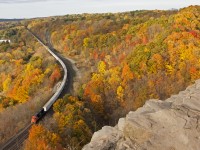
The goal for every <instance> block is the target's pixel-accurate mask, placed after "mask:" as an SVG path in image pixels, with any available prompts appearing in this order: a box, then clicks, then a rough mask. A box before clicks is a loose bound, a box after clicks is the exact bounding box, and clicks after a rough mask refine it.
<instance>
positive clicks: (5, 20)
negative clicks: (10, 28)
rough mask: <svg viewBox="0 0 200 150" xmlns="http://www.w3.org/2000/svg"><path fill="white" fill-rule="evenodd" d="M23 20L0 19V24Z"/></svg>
mask: <svg viewBox="0 0 200 150" xmlns="http://www.w3.org/2000/svg"><path fill="white" fill-rule="evenodd" d="M22 20H24V19H0V22H12V21H22Z"/></svg>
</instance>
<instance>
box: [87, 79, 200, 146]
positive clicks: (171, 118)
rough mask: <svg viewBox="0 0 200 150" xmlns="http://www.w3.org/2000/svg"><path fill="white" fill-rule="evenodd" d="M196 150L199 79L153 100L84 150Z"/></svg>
mask: <svg viewBox="0 0 200 150" xmlns="http://www.w3.org/2000/svg"><path fill="white" fill-rule="evenodd" d="M145 149H148V150H199V149H200V80H197V81H196V82H195V84H193V85H192V86H189V87H188V88H187V89H186V90H185V91H182V92H180V93H179V94H178V95H173V96H171V97H170V98H168V99H167V100H165V101H160V100H156V99H152V100H149V101H147V102H146V104H145V105H144V106H143V107H141V108H139V109H138V110H137V111H135V112H129V114H128V115H127V116H126V117H125V118H121V119H119V122H118V124H117V125H116V126H115V127H110V126H105V127H103V128H102V129H101V130H100V131H97V132H95V133H94V135H93V137H92V139H91V142H90V143H89V144H87V145H86V146H84V148H83V150H145Z"/></svg>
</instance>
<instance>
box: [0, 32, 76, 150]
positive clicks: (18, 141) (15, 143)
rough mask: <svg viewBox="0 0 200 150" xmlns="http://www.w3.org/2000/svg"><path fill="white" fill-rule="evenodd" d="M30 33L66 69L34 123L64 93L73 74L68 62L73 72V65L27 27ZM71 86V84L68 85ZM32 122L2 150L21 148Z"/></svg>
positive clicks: (0, 149) (34, 118)
mask: <svg viewBox="0 0 200 150" xmlns="http://www.w3.org/2000/svg"><path fill="white" fill-rule="evenodd" d="M27 30H28V31H29V32H30V34H31V35H32V36H34V37H35V38H36V39H37V40H38V42H39V43H40V44H42V45H43V46H44V47H45V49H46V50H47V51H48V52H49V53H50V54H51V55H52V56H53V57H54V58H55V59H56V60H57V61H58V62H59V63H60V65H61V66H62V68H63V71H64V76H63V80H62V82H61V84H60V86H59V88H58V89H57V91H56V93H54V95H53V96H52V97H51V98H50V100H49V101H48V102H47V103H46V104H45V105H44V106H43V108H42V109H41V110H40V111H39V112H38V113H37V114H35V115H34V116H33V117H32V120H31V122H32V123H36V122H37V121H38V120H39V119H40V118H42V117H43V116H44V115H45V114H46V112H47V111H48V110H49V109H50V108H51V106H52V105H53V103H54V102H55V101H56V100H57V99H58V97H59V96H60V95H61V94H62V91H65V90H66V89H65V88H66V87H65V85H66V83H67V79H68V75H69V76H70V84H71V83H72V81H71V80H72V78H73V77H72V76H73V75H72V74H69V73H68V71H67V67H66V64H67V65H68V67H69V70H70V71H72V72H73V69H72V66H71V64H70V62H69V61H68V60H65V62H64V58H62V57H61V56H60V55H59V54H57V53H56V52H54V51H53V50H52V49H50V48H49V47H47V46H46V45H45V44H44V43H43V42H42V41H41V40H40V39H39V37H37V36H36V35H34V34H33V33H32V32H31V31H30V30H29V29H27ZM68 88H69V85H68ZM32 123H30V124H27V125H26V126H25V127H24V128H23V129H22V130H21V131H19V132H18V133H17V134H16V135H15V136H13V137H12V138H11V139H10V140H9V141H7V142H6V143H5V144H4V145H3V146H2V147H1V148H0V150H19V149H20V148H21V147H22V145H23V142H24V141H25V140H26V139H27V138H28V134H29V129H30V128H31V126H32Z"/></svg>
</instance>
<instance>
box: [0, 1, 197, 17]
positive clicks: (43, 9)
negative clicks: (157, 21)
mask: <svg viewBox="0 0 200 150" xmlns="http://www.w3.org/2000/svg"><path fill="white" fill-rule="evenodd" d="M189 5H200V0H0V18H32V17H44V16H55V15H65V14H77V13H97V12H99V13H101V12H121V11H129V10H140V9H171V8H182V7H186V6H189Z"/></svg>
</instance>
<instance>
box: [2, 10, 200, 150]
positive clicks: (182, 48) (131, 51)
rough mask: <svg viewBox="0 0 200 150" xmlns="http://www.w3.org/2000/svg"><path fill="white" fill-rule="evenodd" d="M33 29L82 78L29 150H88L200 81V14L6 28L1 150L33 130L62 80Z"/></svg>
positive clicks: (45, 21) (33, 22)
mask: <svg viewBox="0 0 200 150" xmlns="http://www.w3.org/2000/svg"><path fill="white" fill-rule="evenodd" d="M26 28H28V29H30V30H31V31H32V32H33V33H35V34H36V35H37V36H38V37H40V38H41V39H42V41H44V43H46V44H47V45H48V46H51V47H53V48H54V49H55V50H56V51H57V52H58V53H60V54H61V55H62V56H63V57H66V58H68V59H70V60H73V62H75V66H76V67H77V70H76V76H75V77H74V78H73V88H72V89H71V90H70V91H71V92H70V93H66V94H65V96H64V97H63V98H60V99H58V100H57V101H56V103H55V104H54V105H53V114H52V116H47V117H45V118H44V119H43V120H42V121H41V122H40V123H39V124H36V125H33V126H32V128H31V130H30V131H29V133H30V134H29V137H28V140H27V141H26V142H25V144H24V149H25V150H45V149H48V150H58V149H60V150H62V149H68V150H71V149H81V148H82V147H83V146H84V145H85V144H87V143H88V142H89V141H90V140H91V136H92V134H93V133H94V132H95V131H97V130H99V129H101V128H102V126H104V125H112V126H114V125H115V124H116V123H117V121H118V119H119V118H120V117H123V116H125V115H126V114H127V113H128V112H129V111H131V110H136V109H137V108H139V107H141V106H143V105H144V103H145V101H147V100H149V99H160V100H165V99H167V98H168V97H170V96H171V95H172V94H176V93H178V92H179V91H181V90H184V89H185V88H186V87H187V86H188V85H190V84H192V83H193V82H194V81H195V80H196V79H199V78H200V6H189V7H186V8H182V9H180V10H165V11H164V10H151V11H150V10H148V11H147V10H140V11H131V12H124V13H104V14H81V15H80V14H79V15H78V14H77V15H66V16H60V17H48V18H36V19H27V20H20V21H17V22H10V23H6V22H0V37H1V36H2V37H6V38H7V39H10V40H11V42H10V43H9V42H2V43H0V120H1V121H0V131H3V132H1V136H0V143H4V142H5V141H6V140H8V139H9V138H10V137H11V136H12V135H13V134H15V133H17V131H18V130H20V129H21V128H22V127H23V126H25V125H26V124H27V123H29V122H30V118H31V116H32V115H33V114H34V113H36V112H37V111H38V110H40V108H41V107H42V106H43V105H44V103H45V102H47V101H48V99H49V98H50V97H51V96H52V94H53V93H54V92H55V89H56V88H57V86H59V83H60V81H61V80H62V77H63V70H62V68H61V66H60V65H59V63H58V62H56V60H55V59H54V58H53V57H52V56H51V55H50V54H49V53H48V52H47V51H46V50H45V48H44V47H43V46H42V45H41V44H40V43H39V42H37V41H36V40H35V39H34V38H33V36H31V34H30V33H29V32H28V31H27V30H26ZM2 120H3V121H2ZM33 143H34V144H33ZM35 145H38V146H37V147H35Z"/></svg>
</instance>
